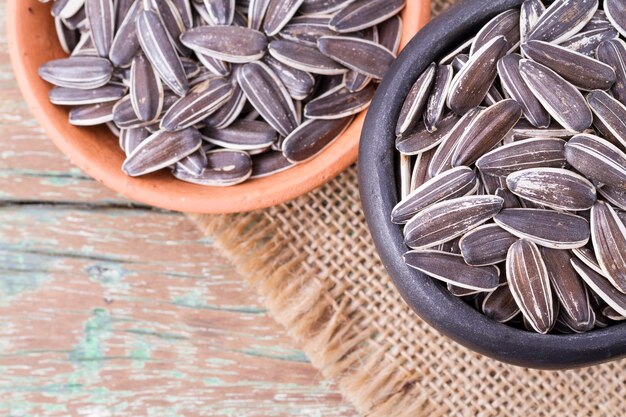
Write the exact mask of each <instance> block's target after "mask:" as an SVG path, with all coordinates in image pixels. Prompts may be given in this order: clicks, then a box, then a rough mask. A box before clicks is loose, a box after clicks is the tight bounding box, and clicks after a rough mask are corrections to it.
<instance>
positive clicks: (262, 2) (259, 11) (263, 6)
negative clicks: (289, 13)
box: [248, 0, 270, 30]
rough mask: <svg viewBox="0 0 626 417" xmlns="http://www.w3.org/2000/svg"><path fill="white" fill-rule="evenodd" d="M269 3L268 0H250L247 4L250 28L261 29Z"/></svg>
mask: <svg viewBox="0 0 626 417" xmlns="http://www.w3.org/2000/svg"><path fill="white" fill-rule="evenodd" d="M269 4H270V0H250V3H249V4H248V27H249V28H250V29H254V30H261V26H262V25H263V19H264V18H265V14H266V13H267V6H269Z"/></svg>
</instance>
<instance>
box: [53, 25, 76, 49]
mask: <svg viewBox="0 0 626 417" xmlns="http://www.w3.org/2000/svg"><path fill="white" fill-rule="evenodd" d="M54 27H55V29H56V33H57V38H59V43H60V44H61V48H62V49H63V52H65V53H66V54H69V53H71V52H72V51H73V50H74V48H75V47H76V45H78V41H79V39H80V38H79V33H78V32H77V31H76V30H72V29H68V28H67V26H65V24H64V23H63V20H62V19H61V18H58V17H56V18H55V19H54Z"/></svg>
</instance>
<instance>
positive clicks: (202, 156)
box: [176, 147, 209, 175]
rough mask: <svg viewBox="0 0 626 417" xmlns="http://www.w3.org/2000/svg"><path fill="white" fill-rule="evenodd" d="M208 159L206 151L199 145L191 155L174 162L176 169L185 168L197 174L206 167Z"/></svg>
mask: <svg viewBox="0 0 626 417" xmlns="http://www.w3.org/2000/svg"><path fill="white" fill-rule="evenodd" d="M208 162H209V160H208V158H207V156H206V151H205V150H204V149H203V148H202V147H200V149H198V150H197V151H195V152H194V153H192V154H191V155H189V156H187V157H185V158H183V159H181V160H180V161H178V162H177V163H176V169H181V170H185V171H187V172H188V173H190V174H192V175H198V174H200V173H201V172H202V170H203V169H205V168H206V166H207V164H208Z"/></svg>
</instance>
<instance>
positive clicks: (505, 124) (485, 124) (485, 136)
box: [452, 99, 522, 166]
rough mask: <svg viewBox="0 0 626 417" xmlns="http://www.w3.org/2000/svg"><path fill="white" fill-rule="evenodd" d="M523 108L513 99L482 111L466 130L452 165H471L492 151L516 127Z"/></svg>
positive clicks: (453, 156)
mask: <svg viewBox="0 0 626 417" xmlns="http://www.w3.org/2000/svg"><path fill="white" fill-rule="evenodd" d="M521 116H522V108H521V106H520V105H519V104H518V103H517V101H515V100H513V99H507V100H502V101H500V102H498V103H496V104H494V105H493V106H490V107H488V108H487V109H485V110H482V111H481V112H480V114H479V115H478V116H476V118H475V119H474V121H473V122H472V123H471V124H470V125H469V126H468V127H467V129H465V131H464V132H463V134H462V135H461V138H459V143H458V145H457V147H456V149H455V151H454V154H453V155H452V165H453V166H460V165H471V164H473V163H474V162H476V160H477V159H478V158H480V156H481V155H482V154H484V153H485V152H488V151H489V150H491V149H492V148H493V147H494V146H495V145H496V144H497V143H498V142H500V141H501V140H502V139H503V138H504V137H505V136H506V134H507V133H508V132H509V131H510V130H511V129H512V128H513V126H515V124H516V123H517V121H518V120H519V119H520V117H521Z"/></svg>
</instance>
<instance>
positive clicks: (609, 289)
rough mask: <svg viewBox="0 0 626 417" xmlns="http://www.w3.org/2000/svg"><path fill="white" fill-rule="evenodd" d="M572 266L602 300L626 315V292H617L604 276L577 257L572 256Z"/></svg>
mask: <svg viewBox="0 0 626 417" xmlns="http://www.w3.org/2000/svg"><path fill="white" fill-rule="evenodd" d="M571 263H572V266H573V267H574V269H575V270H576V272H578V275H580V277H581V278H582V279H583V281H585V283H586V284H587V285H588V286H589V287H590V288H591V289H592V290H593V292H594V293H595V294H597V295H598V296H599V297H600V298H601V299H602V300H603V301H604V302H606V303H607V304H608V305H610V306H611V307H613V309H614V310H615V311H616V312H617V313H619V314H620V315H622V316H624V315H626V294H623V293H621V292H619V291H618V290H617V289H616V288H615V287H614V286H613V285H612V284H611V283H610V282H609V281H608V280H607V279H606V278H605V277H603V276H602V275H600V274H598V273H597V272H596V271H594V270H593V269H591V268H589V267H588V266H587V265H585V264H584V263H582V262H581V261H580V260H579V259H576V258H572V260H571Z"/></svg>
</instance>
